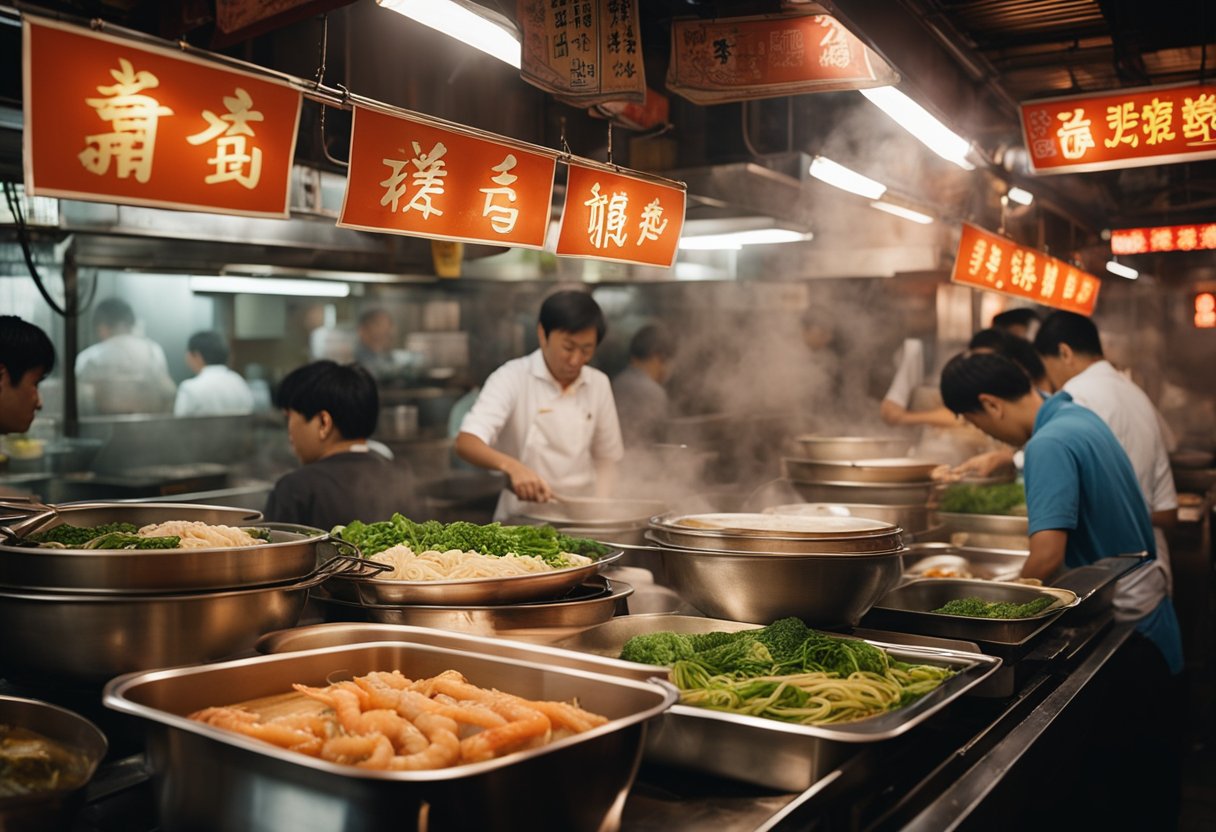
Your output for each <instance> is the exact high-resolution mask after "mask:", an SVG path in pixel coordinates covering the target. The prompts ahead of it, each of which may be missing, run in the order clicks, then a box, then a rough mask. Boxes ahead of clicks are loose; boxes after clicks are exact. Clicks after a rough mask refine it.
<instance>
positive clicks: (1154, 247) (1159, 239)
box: [1110, 223, 1216, 254]
mask: <svg viewBox="0 0 1216 832" xmlns="http://www.w3.org/2000/svg"><path fill="white" fill-rule="evenodd" d="M1204 249H1216V223H1200V224H1198V225H1160V226H1157V227H1155V228H1120V229H1118V230H1116V231H1112V232H1110V250H1111V253H1112V254H1149V253H1155V252H1158V251H1199V250H1204Z"/></svg>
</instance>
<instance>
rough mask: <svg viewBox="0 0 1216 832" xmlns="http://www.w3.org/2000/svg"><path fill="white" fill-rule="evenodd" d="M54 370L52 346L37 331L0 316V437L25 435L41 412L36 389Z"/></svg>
mask: <svg viewBox="0 0 1216 832" xmlns="http://www.w3.org/2000/svg"><path fill="white" fill-rule="evenodd" d="M54 368H55V346H54V345H53V344H52V343H51V339H50V338H48V337H47V334H46V333H45V332H43V331H42V330H41V329H39V328H38V327H36V326H34V325H33V324H31V323H29V322H28V321H23V320H21V319H20V318H18V317H17V316H15V315H0V434H6V433H25V432H26V431H27V430H29V427H30V425H31V424H33V422H34V415H35V414H36V413H37V412H38V411H39V410H41V409H42V397H41V396H40V395H39V394H38V385H39V384H41V383H42V380H43V379H44V378H46V377H47V375H49V374H50V372H51V370H53V369H54Z"/></svg>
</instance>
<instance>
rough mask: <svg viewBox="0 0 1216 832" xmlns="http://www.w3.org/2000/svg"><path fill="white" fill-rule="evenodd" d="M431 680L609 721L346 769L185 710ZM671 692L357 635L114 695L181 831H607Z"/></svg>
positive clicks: (133, 680) (109, 699) (177, 675)
mask: <svg viewBox="0 0 1216 832" xmlns="http://www.w3.org/2000/svg"><path fill="white" fill-rule="evenodd" d="M393 669H397V670H400V671H402V672H403V673H404V674H405V675H406V676H409V677H411V678H419V677H424V676H433V675H436V674H438V673H441V672H443V671H445V670H448V669H454V670H458V671H460V672H461V673H463V674H465V675H466V676H467V677H468V678H469V679H470V681H472V682H473V683H474V684H477V685H481V686H482V687H487V688H497V689H499V690H504V691H508V692H510V693H514V694H517V695H519V696H523V697H526V698H532V699H557V700H577V701H578V703H579V705H581V706H582V707H584V708H586V709H588V710H590V711H593V712H596V713H601V714H603V715H604V716H607V717H608V718H609V722H608V723H606V724H605V725H602V726H600V727H598V728H595V729H593V730H591V731H588V732H585V733H582V734H577V735H575V736H572V737H568V738H566V739H562V740H558V741H557V742H554V743H551V744H550V745H547V746H544V747H542V748H534V749H530V750H526V751H520V752H517V753H514V754H508V755H506V756H504V757H501V758H498V759H494V760H489V761H486V762H483V763H475V764H471V765H461V766H455V767H453V768H449V769H440V770H438V771H418V772H409V771H401V772H381V771H365V770H362V769H358V768H355V767H353V766H342V765H337V764H334V763H329V762H326V761H324V760H320V759H316V758H313V757H309V756H307V755H304V754H299V753H296V752H292V751H288V750H285V749H281V748H277V747H275V746H272V745H269V744H267V743H263V742H259V741H257V740H253V739H250V738H247V737H244V736H242V735H239V734H234V733H231V732H228V731H223V730H220V729H218V728H214V727H212V726H209V725H203V724H202V723H199V722H195V721H192V720H188V719H186V718H185V716H184V715H185V714H188V713H191V712H192V711H195V710H198V709H201V708H205V707H208V706H213V705H224V704H230V703H236V702H242V701H248V700H251V699H256V698H260V697H265V696H269V695H274V694H280V693H284V692H288V691H290V690H291V685H292V683H295V682H299V683H303V684H312V685H324V684H326V683H327V682H331V681H333V680H334V679H336V678H350V677H351V676H355V675H360V674H364V673H368V672H371V671H376V670H393ZM675 699H676V693H675V691H674V689H672V688H670V687H668V686H666V685H659V684H655V683H647V682H636V681H630V680H627V679H619V678H614V677H611V676H602V675H598V674H594V673H587V672H584V671H578V670H566V669H560V668H556V667H548V666H545V665H542V664H537V663H532V662H521V661H517V660H516V661H509V660H504V659H500V658H496V657H493V656H488V655H484V654H482V655H478V654H475V653H471V652H463V651H461V650H453V649H445V648H440V647H429V646H423V645H418V644H405V643H382V644H360V645H353V646H348V647H334V648H328V649H321V650H309V651H305V652H301V653H286V654H282V655H275V656H259V657H256V658H250V659H241V660H239V661H233V662H225V663H223V664H218V665H208V666H204V667H193V668H183V669H178V670H168V671H159V672H155V673H144V674H135V675H128V676H124V677H122V678H119V679H115V680H113V681H112V682H110V684H108V685H107V686H106V690H105V696H104V702H105V704H106V705H107V706H108V707H110V708H113V709H115V710H118V711H121V712H123V713H127V714H131V715H133V716H136V717H138V718H139V719H141V720H143V721H144V722H145V723H147V725H148V728H149V743H148V759H149V762H150V764H151V766H152V768H153V770H154V771H155V773H156V776H155V778H154V779H153V784H154V788H156V790H157V792H158V801H157V805H158V810H159V820H160V823H161V825H162V826H163V827H164V828H166V829H174V830H216V829H247V828H249V826H250V823H251V819H253V818H256V819H257V822H258V823H257V826H258V829H260V830H262V832H279V830H282V831H283V832H332V830H335V829H341V830H344V832H383V830H386V829H393V830H403V832H404V831H405V830H413V829H426V830H429V832H444V830H465V829H478V830H498V829H502V830H513V829H561V830H588V832H591V830H608V829H615V828H618V826H619V824H620V812H621V810H622V808H623V806H624V803H625V797H626V794H627V793H628V790H629V787H630V785H631V784H632V782H633V778H634V775H635V773H636V770H637V765H638V761H639V759H640V757H641V753H642V742H643V738H644V736H645V723H646V722H647V721H648V720H650V719H652V718H653V717H656V716H658V715H659V714H660V713H662V712H663V711H664V710H666V709H667V708H668V707H669V706H670V705H671V704H672V703H673V702H674V701H675Z"/></svg>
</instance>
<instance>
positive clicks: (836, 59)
mask: <svg viewBox="0 0 1216 832" xmlns="http://www.w3.org/2000/svg"><path fill="white" fill-rule="evenodd" d="M819 25H820V26H822V27H823V28H825V29H827V30H828V31H827V33H826V34H825V35H824V36H823V37H822V38H820V40H819V48H820V50H821V51H820V53H819V65H820V66H834V67H839V68H841V69H843V68H845V67H847V66H848V65H849V64H850V63H852V62H853V52H852V50H851V49H849V38H848V35H847V34H846V32H845V28H844V27H843V26H841V25H840V24H839V23H838V22H837V21H836V20H835V19H834V18H831V17H828V16H827V15H824V16H823V17H821V18H820V21H819Z"/></svg>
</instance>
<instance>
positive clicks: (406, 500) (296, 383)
mask: <svg viewBox="0 0 1216 832" xmlns="http://www.w3.org/2000/svg"><path fill="white" fill-rule="evenodd" d="M275 405H276V406H277V407H279V408H280V409H282V410H283V411H284V413H285V414H286V415H287V436H288V439H289V440H290V441H291V448H292V450H293V451H294V452H295V454H296V456H297V457H298V458H299V460H300V462H302V463H303V467H302V468H299V469H298V470H295V471H292V472H291V473H289V474H285V475H283V476H282V477H281V478H280V479H279V481H278V482H277V483H275V486H274V491H272V492H271V494H270V499H269V500H268V501H267V503H266V511H265V515H266V519H268V520H275V521H279V522H283V523H303V524H304V525H307V526H315V527H317V528H321V529H331V528H333V527H334V526H337V525H342V524H345V523H349V522H350V521H352V520H363V521H364V522H369V523H370V522H376V521H379V520H388V519H389V518H391V517H392V516H393V513H394V512H400V513H401V514H404V515H406V516H413V515H414V513H415V510H416V505H415V491H414V478H413V476H412V474H411V472H410V470H409V469H408V467H406V466H404V465H401V464H398V463H393V462H390V461H389V460H387V459H385V458H384V457H383V456H381V455H380V454H377V453H375V452H373V451H371V450H369V448H368V444H367V443H368V437H369V436H371V435H372V433H373V432H374V431H375V429H376V419H377V418H378V417H379V415H380V395H379V393H378V392H377V391H376V382H375V380H374V379H373V378H372V377H371V374H370V373H368V372H367V370H366V369H364V368H363V367H361V366H359V365H357V364H346V365H342V364H337V363H335V362H333V361H316V362H313V363H312V364H306V365H304V366H303V367H299V368H297V369H295V370H293V371H292V372H291V373H289V374H288V375H287V377H286V378H285V379H283V383H282V384H280V385H279V389H278V391H277V393H276V395H275Z"/></svg>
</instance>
